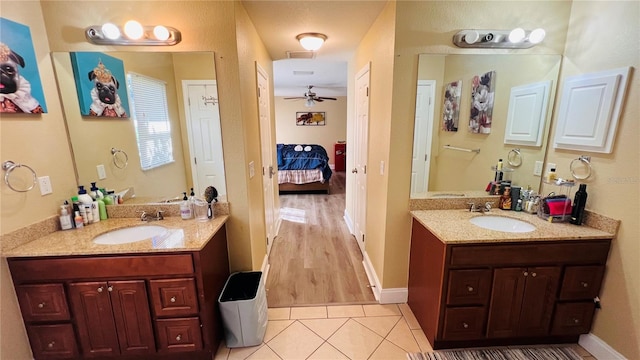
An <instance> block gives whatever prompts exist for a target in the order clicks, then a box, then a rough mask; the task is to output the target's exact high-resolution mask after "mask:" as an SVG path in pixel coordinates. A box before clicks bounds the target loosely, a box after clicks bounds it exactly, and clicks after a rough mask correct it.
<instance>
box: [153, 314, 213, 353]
mask: <svg viewBox="0 0 640 360" xmlns="http://www.w3.org/2000/svg"><path fill="white" fill-rule="evenodd" d="M156 324H157V327H158V339H157V340H158V352H180V351H196V350H200V349H202V333H201V331H200V319H198V318H180V319H162V320H157V321H156Z"/></svg>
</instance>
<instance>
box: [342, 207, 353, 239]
mask: <svg viewBox="0 0 640 360" xmlns="http://www.w3.org/2000/svg"><path fill="white" fill-rule="evenodd" d="M343 217H344V222H345V223H346V224H347V227H348V228H349V233H350V234H351V235H353V234H354V230H353V222H352V221H351V218H350V217H349V213H348V212H347V209H344V216H343Z"/></svg>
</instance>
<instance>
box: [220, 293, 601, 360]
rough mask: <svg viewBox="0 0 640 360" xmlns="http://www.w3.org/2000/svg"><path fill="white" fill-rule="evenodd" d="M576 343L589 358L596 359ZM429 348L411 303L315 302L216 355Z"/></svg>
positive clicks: (328, 354) (346, 354)
mask: <svg viewBox="0 0 640 360" xmlns="http://www.w3.org/2000/svg"><path fill="white" fill-rule="evenodd" d="M572 346H574V350H576V352H578V354H580V355H581V356H582V357H583V358H584V359H585V360H595V358H593V357H591V354H589V353H588V352H587V351H585V350H584V349H583V348H581V347H580V346H579V345H577V344H576V345H572ZM427 351H432V349H431V346H430V345H429V342H428V341H427V338H426V337H425V335H424V333H423V332H422V330H421V329H420V325H419V324H418V322H417V321H416V318H415V317H414V316H413V313H412V312H411V309H410V308H409V306H408V305H407V304H397V305H396V304H388V305H379V304H374V305H346V306H315V307H292V308H271V309H269V322H268V324H267V332H266V334H265V337H264V340H263V343H262V344H260V345H258V346H252V347H243V348H233V349H229V348H227V347H226V346H224V344H221V345H220V348H219V349H218V353H217V354H216V356H215V358H214V359H215V360H234V359H285V360H288V359H322V360H338V359H371V360H375V359H384V360H394V359H398V360H406V353H407V352H427Z"/></svg>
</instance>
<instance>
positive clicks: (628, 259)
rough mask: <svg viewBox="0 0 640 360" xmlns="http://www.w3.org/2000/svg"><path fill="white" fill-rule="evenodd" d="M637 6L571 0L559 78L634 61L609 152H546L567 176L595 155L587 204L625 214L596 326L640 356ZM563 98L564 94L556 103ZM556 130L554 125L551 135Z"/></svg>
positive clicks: (610, 340)
mask: <svg viewBox="0 0 640 360" xmlns="http://www.w3.org/2000/svg"><path fill="white" fill-rule="evenodd" d="M639 14H640V3H639V2H637V1H593V2H592V1H574V2H573V6H572V9H571V18H570V23H569V24H570V26H569V33H568V35H567V46H566V49H565V52H564V55H565V59H564V62H563V66H562V72H561V79H564V78H566V77H567V76H573V75H577V74H586V73H591V72H597V71H603V70H609V69H616V68H620V67H626V66H632V67H633V69H632V70H631V75H630V79H629V80H630V82H629V85H628V89H627V94H626V101H625V104H624V107H623V109H622V113H621V117H620V120H619V122H618V130H617V133H616V139H615V145H614V147H613V152H612V153H611V154H598V153H585V152H583V151H570V150H555V149H553V147H550V149H549V152H548V154H547V160H548V161H550V162H554V163H556V164H557V166H558V172H560V175H561V176H566V175H568V174H569V164H570V163H571V161H572V160H573V159H575V158H577V157H578V156H580V155H583V154H584V155H590V156H591V164H592V166H593V175H592V177H591V178H589V179H587V180H585V181H584V182H585V183H586V184H587V193H588V194H589V196H588V198H587V206H586V207H587V209H589V210H592V211H595V212H597V213H600V214H604V215H606V216H610V217H612V218H615V219H619V220H621V221H622V223H621V226H620V230H619V232H618V237H617V238H616V239H615V240H614V241H613V243H612V248H611V251H610V253H609V260H608V261H607V270H606V273H605V278H604V285H603V289H602V291H601V293H600V298H601V300H602V309H601V310H598V311H597V313H596V318H595V322H594V325H593V329H592V332H593V333H594V334H595V335H596V336H598V337H600V338H601V339H602V340H604V341H605V342H606V343H607V344H609V345H610V346H612V347H613V348H614V349H615V350H617V351H618V352H620V353H621V354H623V355H624V356H625V357H626V358H628V359H640V342H639V341H638V339H640V290H638V288H639V287H640V262H639V261H638V257H639V256H640V241H638V239H640V222H638V219H639V218H640V201H639V199H640V160H638V159H640V141H638V140H639V139H640V124H639V122H638V119H639V118H640V102H638V99H640V79H639V78H638V69H640V33H639V32H638V19H639V17H638V15H639ZM560 86H562V84H561V85H560ZM558 93H559V94H560V95H561V92H560V91H559V92H558ZM560 95H559V96H560ZM561 102H562V99H561V98H559V99H558V101H557V103H556V111H557V109H558V106H559V105H560V103H561ZM555 121H557V118H554V122H555ZM554 136H555V132H552V134H551V139H553V137H554Z"/></svg>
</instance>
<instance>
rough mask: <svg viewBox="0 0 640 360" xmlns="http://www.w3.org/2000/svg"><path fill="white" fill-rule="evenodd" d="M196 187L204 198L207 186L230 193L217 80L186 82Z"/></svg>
mask: <svg viewBox="0 0 640 360" xmlns="http://www.w3.org/2000/svg"><path fill="white" fill-rule="evenodd" d="M182 89H183V90H182V91H183V93H184V97H185V99H184V103H185V110H186V119H187V133H188V137H189V151H190V155H191V174H192V179H193V188H194V191H195V193H196V194H197V195H200V196H202V195H203V194H204V190H205V188H207V186H213V187H215V188H216V189H217V190H218V193H220V194H226V193H227V191H226V185H225V181H224V162H223V157H222V133H221V132H220V113H219V111H218V110H219V109H218V108H219V102H218V85H217V83H216V81H215V80H183V81H182Z"/></svg>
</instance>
